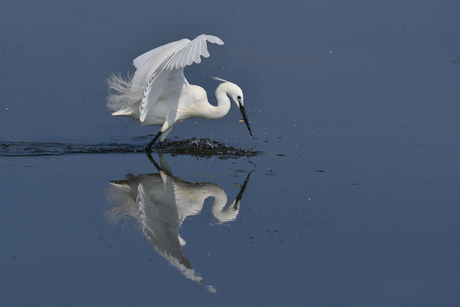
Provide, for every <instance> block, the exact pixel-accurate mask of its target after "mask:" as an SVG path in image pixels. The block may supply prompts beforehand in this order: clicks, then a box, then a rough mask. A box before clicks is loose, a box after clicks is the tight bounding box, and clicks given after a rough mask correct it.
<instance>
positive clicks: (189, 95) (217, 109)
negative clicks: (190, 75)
mask: <svg viewBox="0 0 460 307" xmlns="http://www.w3.org/2000/svg"><path fill="white" fill-rule="evenodd" d="M207 41H208V42H211V43H215V44H218V45H223V44H224V42H223V41H222V40H221V39H220V38H218V37H216V36H212V35H205V34H203V35H200V36H198V37H197V38H195V39H194V40H192V41H191V40H189V39H181V40H179V41H176V42H172V43H169V44H166V45H163V46H161V47H158V48H155V49H153V50H151V51H148V52H146V53H144V54H142V55H140V56H138V57H137V58H135V59H134V61H133V64H134V66H135V67H136V72H135V73H134V75H133V76H132V78H131V77H128V78H127V79H126V80H125V79H123V78H122V77H121V76H120V75H118V76H117V75H112V76H111V77H110V78H109V79H108V80H107V83H108V85H109V97H108V102H107V107H108V108H109V109H112V110H114V111H115V112H113V113H112V115H114V116H129V117H132V118H133V119H135V120H137V121H139V122H140V123H141V124H142V125H154V126H162V127H161V129H160V132H159V133H158V134H157V135H156V136H155V138H154V139H153V140H152V141H151V142H150V143H149V145H148V146H147V148H146V150H147V151H150V150H151V147H152V145H153V144H154V143H155V141H156V140H157V139H158V138H160V136H161V138H160V144H159V146H161V142H163V141H164V139H165V138H166V136H167V135H168V134H169V133H170V132H171V130H172V128H173V127H174V126H175V125H176V124H178V123H180V122H182V121H183V120H185V119H187V118H191V117H201V118H207V119H217V118H221V117H223V116H224V115H226V114H227V113H228V111H229V110H230V100H229V98H228V96H230V97H231V98H232V100H233V101H234V102H235V103H236V105H237V107H238V108H239V109H240V111H241V113H242V115H243V119H244V121H245V123H246V126H247V128H248V130H249V133H250V134H251V136H252V133H251V128H250V126H249V122H248V119H247V116H246V112H245V109H244V100H243V91H242V90H241V89H240V88H239V87H238V86H237V85H236V84H234V83H231V82H228V81H225V80H223V79H220V78H215V79H216V80H219V81H221V82H222V83H221V84H220V85H219V86H218V87H217V89H216V98H217V102H218V105H217V106H213V105H211V104H210V103H209V102H208V99H207V95H206V91H205V90H204V89H203V88H201V87H199V86H196V85H191V84H189V83H188V81H187V79H185V76H184V67H185V66H188V65H191V64H193V62H195V63H200V62H201V57H202V56H203V57H205V58H207V57H209V52H208V49H207V43H206V42H207Z"/></svg>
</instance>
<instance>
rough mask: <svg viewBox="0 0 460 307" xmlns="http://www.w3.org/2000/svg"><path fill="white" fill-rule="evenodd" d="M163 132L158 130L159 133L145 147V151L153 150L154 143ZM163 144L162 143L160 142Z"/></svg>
mask: <svg viewBox="0 0 460 307" xmlns="http://www.w3.org/2000/svg"><path fill="white" fill-rule="evenodd" d="M162 133H163V132H161V131H160V132H158V134H157V135H155V137H154V138H153V140H152V141H151V142H150V143H149V144H148V145H147V147H145V151H152V145H153V143H155V141H156V140H158V138H159V137H160V135H161V134H162ZM160 144H161V143H160Z"/></svg>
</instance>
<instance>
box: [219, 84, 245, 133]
mask: <svg viewBox="0 0 460 307" xmlns="http://www.w3.org/2000/svg"><path fill="white" fill-rule="evenodd" d="M214 79H216V80H218V81H222V82H223V83H222V84H221V85H219V87H220V86H225V92H226V93H227V95H228V96H230V97H231V98H232V100H233V101H234V102H235V104H236V106H237V107H238V109H240V111H241V115H243V120H244V122H245V123H246V127H248V131H249V134H250V135H251V136H252V132H251V126H249V120H248V117H247V115H246V110H245V109H244V97H243V91H242V90H241V88H240V87H239V86H238V85H236V84H235V83H232V82H228V81H226V80H224V79H221V78H217V77H214ZM252 137H253V136H252Z"/></svg>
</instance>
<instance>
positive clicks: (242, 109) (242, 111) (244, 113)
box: [240, 103, 254, 138]
mask: <svg viewBox="0 0 460 307" xmlns="http://www.w3.org/2000/svg"><path fill="white" fill-rule="evenodd" d="M240 111H241V114H242V115H243V119H244V122H245V123H246V127H248V131H249V134H250V135H251V137H252V138H254V136H253V135H252V132H251V126H249V121H248V117H247V116H246V111H245V110H244V106H243V105H242V104H241V103H240Z"/></svg>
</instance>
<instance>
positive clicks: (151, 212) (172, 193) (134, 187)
mask: <svg viewBox="0 0 460 307" xmlns="http://www.w3.org/2000/svg"><path fill="white" fill-rule="evenodd" d="M148 156H149V159H150V160H151V161H152V163H153V164H154V165H155V167H156V169H157V170H158V173H155V174H140V175H138V176H134V175H132V174H127V175H126V178H125V180H117V181H111V182H110V184H111V187H110V188H108V189H107V191H106V195H107V196H108V198H109V199H110V200H111V201H112V202H113V203H115V204H117V205H118V206H117V207H115V208H113V209H112V210H110V211H108V212H106V214H107V220H108V221H109V222H111V223H116V222H118V221H119V220H120V219H121V218H123V217H129V216H131V217H134V218H135V219H136V220H137V223H138V224H139V225H140V227H141V229H142V231H143V233H144V235H145V237H146V238H147V239H148V240H149V242H150V244H152V246H153V247H154V248H155V250H156V251H157V252H158V253H159V254H160V255H161V256H163V257H165V258H166V259H167V260H168V261H169V262H170V263H171V264H172V265H173V266H175V267H176V268H177V269H179V270H180V271H181V273H182V274H183V275H184V276H185V277H186V278H188V279H191V280H194V281H196V282H198V283H199V284H201V285H204V286H206V287H207V289H208V290H209V291H211V292H215V291H216V290H215V288H214V287H213V286H210V285H205V284H204V282H203V278H202V277H201V276H199V275H197V273H196V272H195V270H193V268H192V265H191V263H190V260H189V259H188V258H187V256H186V255H185V253H184V250H183V249H182V246H184V245H185V240H184V239H182V238H181V236H180V235H179V228H180V226H181V224H182V223H183V222H184V220H185V219H186V218H187V217H188V216H191V215H196V214H199V213H200V211H201V210H202V208H203V204H204V201H205V200H206V199H207V198H208V197H214V202H213V204H212V207H211V210H212V213H213V215H214V217H215V218H216V219H217V220H218V221H219V222H220V223H223V222H228V221H234V220H235V219H236V217H237V216H238V212H239V208H240V200H241V198H242V197H243V193H244V191H245V189H246V186H247V184H248V181H249V177H250V175H251V173H249V174H248V176H247V178H246V180H245V182H244V184H243V186H242V187H241V190H240V192H239V194H238V195H237V196H236V198H235V199H234V200H233V201H232V202H231V203H230V204H229V205H228V206H226V204H227V194H226V193H225V191H224V190H223V189H222V188H221V187H220V186H219V185H217V184H214V183H208V182H205V183H201V182H198V183H191V182H187V181H184V180H181V179H180V178H177V177H174V176H173V175H172V172H171V168H170V167H169V165H168V164H167V162H166V160H165V159H164V157H163V156H162V155H160V165H161V166H159V165H158V164H157V163H156V161H155V160H154V159H153V158H152V156H151V155H148Z"/></svg>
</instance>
